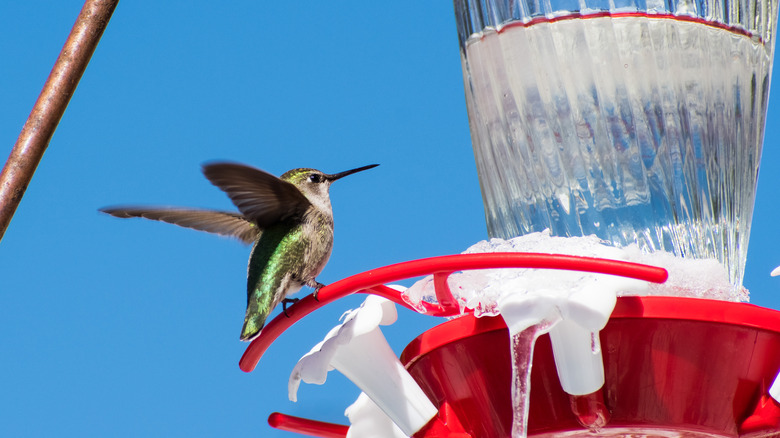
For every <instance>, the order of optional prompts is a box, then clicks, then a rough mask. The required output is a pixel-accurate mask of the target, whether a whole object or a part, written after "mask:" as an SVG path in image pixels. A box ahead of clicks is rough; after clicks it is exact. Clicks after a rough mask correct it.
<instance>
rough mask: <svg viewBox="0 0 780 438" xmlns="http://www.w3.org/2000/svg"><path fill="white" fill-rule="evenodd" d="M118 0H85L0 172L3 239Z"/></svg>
mask: <svg viewBox="0 0 780 438" xmlns="http://www.w3.org/2000/svg"><path fill="white" fill-rule="evenodd" d="M118 3H119V0H86V2H85V3H84V7H83V8H82V9H81V13H79V16H78V18H77V19H76V24H74V25H73V29H71V31H70V35H69V36H68V39H67V41H65V45H64V46H63V47H62V51H61V52H60V55H59V57H58V58H57V61H56V62H55V63H54V67H53V68H52V70H51V73H50V74H49V78H48V79H46V83H45V84H44V86H43V90H42V91H41V94H40V95H39V96H38V100H37V101H36V102H35V106H33V109H32V112H30V116H29V117H28V118H27V122H25V124H24V127H23V128H22V132H21V134H19V138H18V139H16V144H15V145H14V148H13V149H12V150H11V154H10V155H9V157H8V161H6V163H5V167H3V170H2V172H0V240H2V238H3V235H4V234H5V230H6V229H7V228H8V224H9V223H10V222H11V218H12V217H13V215H14V212H16V208H17V207H18V206H19V202H20V201H21V200H22V196H24V191H25V190H27V186H28V184H30V180H31V179H32V176H33V174H34V173H35V169H36V168H37V167H38V163H40V162H41V158H42V157H43V153H44V151H46V147H47V146H48V145H49V141H51V138H52V136H53V135H54V130H55V129H57V124H59V122H60V119H61V118H62V114H63V113H64V112H65V108H67V107H68V102H70V98H71V97H72V96H73V92H74V91H75V90H76V86H77V85H78V83H79V80H80V79H81V76H82V75H83V74H84V70H85V69H86V68H87V64H89V60H90V58H91V57H92V54H93V53H94V52H95V48H96V47H97V44H98V42H99V41H100V37H101V36H102V35H103V31H104V30H106V26H108V21H109V20H110V19H111V15H112V14H113V13H114V9H116V6H117V4H118Z"/></svg>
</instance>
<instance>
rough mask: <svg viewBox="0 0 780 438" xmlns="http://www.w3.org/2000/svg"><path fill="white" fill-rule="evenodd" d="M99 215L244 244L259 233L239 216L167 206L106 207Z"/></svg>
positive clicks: (255, 226) (254, 239)
mask: <svg viewBox="0 0 780 438" xmlns="http://www.w3.org/2000/svg"><path fill="white" fill-rule="evenodd" d="M100 211H101V212H103V213H106V214H110V215H111V216H114V217H119V218H131V217H140V218H145V219H151V220H155V221H161V222H166V223H169V224H173V225H178V226H180V227H184V228H191V229H193V230H198V231H205V232H207V233H214V234H219V235H221V236H226V237H232V238H235V239H238V240H240V241H241V242H243V243H246V244H250V243H253V242H254V241H256V240H257V239H258V238H259V237H260V234H261V233H262V230H261V229H260V228H258V227H257V225H255V224H253V223H252V222H250V221H248V220H247V219H246V218H245V217H244V216H243V215H241V214H239V213H230V212H224V211H215V210H199V209H191V208H176V207H174V208H170V207H136V206H132V207H106V208H101V209H100Z"/></svg>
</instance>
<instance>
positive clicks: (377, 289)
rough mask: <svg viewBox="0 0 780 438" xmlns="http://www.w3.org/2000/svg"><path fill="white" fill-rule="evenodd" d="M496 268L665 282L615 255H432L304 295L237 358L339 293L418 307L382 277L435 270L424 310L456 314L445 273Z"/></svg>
mask: <svg viewBox="0 0 780 438" xmlns="http://www.w3.org/2000/svg"><path fill="white" fill-rule="evenodd" d="M496 268H535V269H559V270H572V271H582V272H593V273H599V274H610V275H619V276H623V277H628V278H635V279H638V280H645V281H650V282H653V283H663V282H664V281H666V279H667V278H668V275H669V274H668V273H667V271H666V269H663V268H659V267H655V266H649V265H643V264H639V263H631V262H624V261H618V260H609V259H600V258H593V257H579V256H570V255H561V254H539V253H502V252H497V253H479V254H457V255H446V256H439V257H431V258H425V259H419V260H412V261H408V262H402V263H397V264H394V265H389V266H385V267H381V268H377V269H373V270H371V271H366V272H363V273H361V274H357V275H353V276H351V277H347V278H345V279H343V280H339V281H337V282H335V283H332V284H329V285H327V286H324V287H322V288H321V289H320V290H319V292H318V294H317V298H316V299H315V297H314V294H310V295H307V296H306V297H304V298H302V299H301V300H300V301H298V302H297V303H295V304H294V305H293V306H290V307H289V308H288V309H287V312H286V313H287V314H286V315H284V314H280V315H277V316H276V318H274V319H273V320H271V321H270V322H269V323H268V324H267V325H266V326H265V327H264V328H263V330H262V331H261V332H260V335H259V336H258V337H257V338H255V339H254V340H253V341H252V343H250V344H249V347H247V349H246V351H245V352H244V355H243V356H242V357H241V360H240V361H239V367H240V368H241V370H243V371H245V372H251V371H253V370H254V369H255V367H256V366H257V363H258V362H259V361H260V358H261V357H262V355H263V354H264V353H265V351H266V350H267V349H268V347H269V346H270V345H271V344H272V343H273V342H274V341H275V340H276V339H277V338H278V337H279V336H280V335H281V334H282V333H283V332H284V331H285V330H287V329H288V328H289V327H291V326H292V325H293V324H295V323H296V322H298V321H300V320H301V319H302V318H303V317H305V316H306V315H308V314H309V313H311V312H313V311H314V310H316V309H318V308H320V307H322V306H324V305H326V304H328V303H331V302H333V301H335V300H337V299H339V298H343V297H345V296H347V295H351V294H353V293H356V292H360V293H372V294H374V295H379V296H382V297H384V298H387V299H389V300H391V301H393V302H395V303H397V304H400V305H402V306H404V307H406V308H408V309H411V310H414V311H416V312H419V311H418V310H417V309H414V308H413V307H412V306H411V305H410V304H409V303H407V302H406V301H405V300H404V298H403V296H402V294H401V293H400V292H399V291H397V290H395V289H392V288H389V287H387V286H384V284H385V283H390V282H394V281H399V280H403V279H407V278H414V277H422V276H425V275H430V274H433V275H434V287H435V290H436V297H437V300H438V304H431V303H423V306H424V308H425V310H424V311H423V312H419V313H423V314H426V315H431V316H455V315H458V314H459V313H460V308H459V306H458V305H457V303H456V302H455V299H454V297H453V296H452V293H451V292H450V291H449V288H448V287H447V282H446V279H447V277H449V275H450V274H452V273H454V272H457V271H464V270H473V269H496Z"/></svg>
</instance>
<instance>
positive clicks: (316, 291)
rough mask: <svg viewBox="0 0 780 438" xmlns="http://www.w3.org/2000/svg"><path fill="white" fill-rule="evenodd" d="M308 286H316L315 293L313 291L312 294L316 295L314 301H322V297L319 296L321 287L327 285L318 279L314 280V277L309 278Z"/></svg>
mask: <svg viewBox="0 0 780 438" xmlns="http://www.w3.org/2000/svg"><path fill="white" fill-rule="evenodd" d="M306 286H309V287H312V288H314V293H313V294H312V295H313V296H314V301H316V302H318V303H319V302H320V299H319V298H317V295H319V293H320V289H322V288H323V287H325V285H324V284H322V283H320V282H319V281H317V280H314V279H312V280H309V281H308V282H307V283H306Z"/></svg>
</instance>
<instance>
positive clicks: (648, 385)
mask: <svg viewBox="0 0 780 438" xmlns="http://www.w3.org/2000/svg"><path fill="white" fill-rule="evenodd" d="M454 8H455V16H456V24H457V28H458V36H459V43H460V52H461V60H462V66H463V74H464V84H465V91H466V103H467V109H468V113H469V123H470V125H471V136H472V143H473V147H474V154H475V159H476V164H477V170H478V173H479V179H480V184H481V187H482V195H483V201H484V206H485V215H486V219H487V227H488V233H489V235H490V237H491V238H496V239H493V240H491V241H490V242H487V243H484V242H483V243H480V244H477V245H475V247H473V248H472V249H470V250H469V251H467V252H468V253H467V254H461V255H449V256H441V257H433V258H429V259H422V260H415V261H409V262H403V263H399V264H395V265H391V266H386V267H382V268H377V269H374V270H371V271H367V272H364V273H362V274H358V275H354V276H352V277H349V278H346V279H343V280H340V281H337V282H335V283H332V284H330V285H328V286H325V287H323V288H321V289H320V290H319V293H318V296H317V297H316V298H315V296H311V295H310V296H307V297H305V298H303V299H302V300H300V301H299V302H298V303H296V304H295V305H293V306H291V307H290V308H288V309H287V311H286V315H280V316H277V317H276V318H275V319H273V320H272V321H270V322H269V323H268V324H267V325H266V326H265V328H263V330H262V332H261V334H260V336H259V337H257V338H256V339H255V340H254V341H253V342H252V343H251V344H250V345H249V347H248V348H247V350H246V352H245V353H244V356H243V357H242V358H241V362H240V367H241V369H242V370H243V371H246V372H251V371H252V370H253V369H254V368H255V366H256V365H257V364H258V361H259V360H260V357H261V356H262V355H263V353H264V352H265V351H266V349H267V348H268V346H269V345H270V344H271V343H272V342H273V341H274V340H276V339H277V338H278V337H279V336H280V335H281V334H282V333H283V332H284V331H285V330H286V329H287V328H288V327H290V326H291V325H292V324H294V323H295V322H297V321H298V320H300V319H301V318H303V317H304V316H306V315H307V314H309V313H311V312H312V311H314V310H315V309H317V308H319V307H321V306H324V305H327V304H328V303H330V302H332V301H334V300H337V299H338V298H341V297H343V296H345V295H348V294H352V293H365V294H369V298H367V299H366V301H365V302H364V304H363V306H361V308H360V309H356V310H354V311H352V312H350V313H349V315H348V316H347V317H346V318H344V321H343V322H342V324H340V325H339V326H337V327H335V328H334V329H333V330H331V332H330V333H328V335H327V336H326V337H325V339H324V340H323V341H322V342H321V343H319V344H318V345H317V346H315V347H314V348H313V349H312V351H311V352H309V353H308V354H307V355H305V356H304V357H303V358H302V359H301V361H299V363H298V365H296V366H295V368H294V370H293V375H292V376H291V380H290V397H291V399H295V397H296V392H297V388H298V385H299V384H300V382H301V381H304V382H309V383H322V382H324V380H325V377H326V375H327V372H328V371H329V370H331V369H336V370H338V371H339V372H341V373H343V374H344V375H345V376H346V377H348V378H349V379H350V380H352V381H353V382H354V383H355V384H356V385H357V386H358V387H359V388H360V389H361V390H362V392H363V393H362V394H361V396H360V397H359V398H358V401H357V402H356V403H355V404H354V405H352V406H350V407H349V408H348V410H347V416H348V417H349V420H350V423H351V425H350V426H346V425H340V424H333V423H325V422H320V421H314V420H309V419H303V418H297V417H292V416H288V415H284V414H280V413H274V414H271V416H270V418H269V423H270V424H271V426H273V427H275V428H278V429H283V430H288V431H293V432H298V433H302V434H306V435H312V436H320V437H365V436H373V437H415V438H422V437H427V438H433V437H452V438H455V437H459V438H466V437H471V438H478V437H480V438H482V437H509V436H511V437H525V436H534V437H548V436H549V437H559V436H572V437H574V436H583V437H585V436H588V437H591V436H609V437H695V436H702V437H756V438H757V437H774V436H778V437H780V312H778V311H775V310H770V309H765V308H760V307H757V306H754V305H750V304H746V303H744V302H742V301H746V300H747V291H746V290H745V289H743V288H742V279H743V272H744V266H745V257H746V248H747V243H748V237H749V234H750V222H751V217H752V212H753V201H754V196H755V184H756V181H757V174H758V165H759V161H760V156H761V147H762V143H763V132H764V124H765V118H766V111H767V102H768V95H769V82H770V78H771V66H772V59H773V51H774V40H775V37H776V29H775V28H776V23H777V21H776V20H777V2H775V1H759V2H748V1H746V0H733V1H732V0H724V1H720V0H701V1H696V2H694V1H689V0H672V1H667V2H652V1H640V0H619V1H618V0H616V1H610V2H601V1H599V0H579V1H568V0H543V1H541V2H539V1H530V0H521V1H517V2H515V1H511V2H508V1H504V0H455V1H454ZM517 236H520V237H517ZM526 238H530V239H541V240H542V241H544V242H546V243H545V245H548V244H549V245H548V246H542V247H536V249H535V250H530V251H529V250H528V249H527V248H526V247H524V246H523V245H526V243H524V242H527V240H522V239H526ZM500 239H506V240H500ZM510 239H511V240H510ZM516 239H521V240H516ZM581 240H591V241H593V240H595V241H596V242H597V245H596V247H599V245H601V246H600V248H601V249H598V250H597V251H596V252H595V253H590V252H589V251H590V250H589V249H588V250H583V249H581V248H580V247H579V246H578V245H579V243H578V242H580V241H581ZM501 242H506V243H501ZM602 243H603V244H604V245H602ZM606 244H608V245H609V249H603V248H605V247H606ZM491 245H498V247H497V248H496V247H492V248H488V247H490V246H491ZM502 245H504V246H502ZM506 245H509V246H508V247H507V246H506ZM515 245H517V246H515ZM502 248H510V249H509V250H507V249H502ZM686 263H694V264H696V266H697V268H696V269H699V267H702V266H707V267H708V269H709V270H700V271H695V270H694V271H686V273H685V274H681V272H682V271H681V270H680V269H682V268H681V266H683V265H684V266H693V265H688V264H686ZM685 269H688V268H685ZM713 269H714V270H713ZM691 272H694V273H693V274H692V275H690V274H691ZM422 276H427V277H426V278H424V279H423V280H420V281H418V282H417V283H416V284H415V285H414V286H412V287H411V288H408V289H405V290H400V289H399V288H394V287H390V286H388V284H389V283H392V282H396V281H400V280H404V279H410V278H417V277H422ZM720 280H722V281H720ZM396 304H397V305H400V306H402V307H406V308H408V309H411V310H413V311H416V312H419V313H422V314H426V315H431V316H434V317H444V318H449V320H448V321H446V322H443V323H442V324H440V325H438V326H436V327H434V328H433V329H430V330H428V331H426V332H424V333H421V334H420V335H419V336H418V337H417V338H416V339H414V340H413V341H412V342H411V343H409V344H408V346H407V347H406V349H405V350H404V351H403V353H402V354H401V356H400V358H398V357H396V356H395V355H394V354H393V353H392V350H390V348H389V347H388V346H387V342H386V340H385V339H384V336H383V335H382V332H381V329H380V328H379V326H381V325H387V324H391V323H392V322H394V321H395V319H396V318H397V315H396V311H395V305H396Z"/></svg>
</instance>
